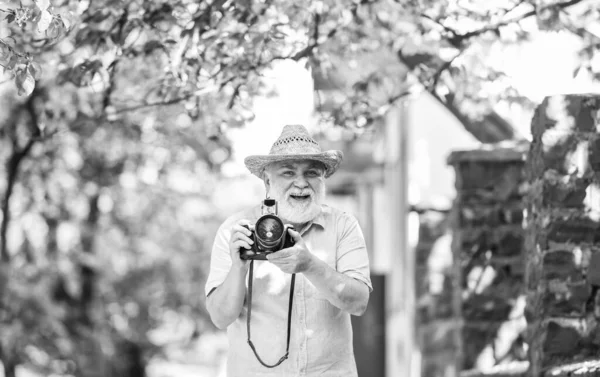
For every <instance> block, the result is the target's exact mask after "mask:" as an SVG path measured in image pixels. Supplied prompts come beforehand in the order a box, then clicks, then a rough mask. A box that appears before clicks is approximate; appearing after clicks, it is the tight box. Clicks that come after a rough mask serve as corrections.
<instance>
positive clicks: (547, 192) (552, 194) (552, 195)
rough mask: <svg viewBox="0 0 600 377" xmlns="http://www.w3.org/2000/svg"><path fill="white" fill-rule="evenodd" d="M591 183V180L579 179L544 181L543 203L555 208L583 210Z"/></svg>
mask: <svg viewBox="0 0 600 377" xmlns="http://www.w3.org/2000/svg"><path fill="white" fill-rule="evenodd" d="M590 183H591V181H590V179H588V178H578V177H573V178H567V179H557V180H544V188H543V192H542V196H543V201H542V203H543V205H545V206H550V207H553V208H560V207H564V208H581V207H583V206H584V202H585V197H586V195H587V192H586V190H587V188H588V186H589V185H590Z"/></svg>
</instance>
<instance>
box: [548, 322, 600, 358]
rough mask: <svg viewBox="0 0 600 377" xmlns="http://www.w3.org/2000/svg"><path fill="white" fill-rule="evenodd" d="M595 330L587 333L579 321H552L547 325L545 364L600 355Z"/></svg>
mask: <svg viewBox="0 0 600 377" xmlns="http://www.w3.org/2000/svg"><path fill="white" fill-rule="evenodd" d="M595 332H596V329H592V331H590V332H589V333H586V332H585V331H584V330H583V326H582V325H581V324H579V323H572V322H566V321H563V322H561V323H559V322H557V321H550V322H549V323H548V324H547V325H546V326H545V339H544V343H543V360H542V362H543V364H544V365H546V366H555V365H558V364H560V363H564V362H573V361H578V360H582V359H585V358H589V357H590V356H596V355H598V354H599V352H600V347H599V346H598V345H596V344H594V343H593V339H594V338H595V337H594V335H592V334H594V333H595Z"/></svg>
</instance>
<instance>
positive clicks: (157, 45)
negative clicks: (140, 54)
mask: <svg viewBox="0 0 600 377" xmlns="http://www.w3.org/2000/svg"><path fill="white" fill-rule="evenodd" d="M157 49H162V50H164V49H165V46H164V45H163V44H162V43H161V42H160V41H157V40H151V41H148V42H146V43H145V44H144V53H145V54H150V53H152V52H153V51H154V50H157Z"/></svg>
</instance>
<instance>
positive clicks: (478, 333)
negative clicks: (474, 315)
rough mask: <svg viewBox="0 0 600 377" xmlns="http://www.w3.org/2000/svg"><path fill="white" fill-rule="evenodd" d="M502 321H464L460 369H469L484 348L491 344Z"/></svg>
mask: <svg viewBox="0 0 600 377" xmlns="http://www.w3.org/2000/svg"><path fill="white" fill-rule="evenodd" d="M503 322H504V321H500V322H494V321H480V322H474V321H472V322H470V321H465V323H464V326H463V329H462V339H463V350H464V359H463V365H462V369H463V370H464V369H471V368H473V367H474V366H475V362H476V361H477V358H478V357H479V355H480V354H481V352H482V351H483V350H484V349H485V347H486V346H488V345H489V344H492V343H493V342H494V340H495V339H496V337H497V335H498V329H499V328H500V326H501V325H502V323H503Z"/></svg>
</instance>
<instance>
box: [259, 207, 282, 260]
mask: <svg viewBox="0 0 600 377" xmlns="http://www.w3.org/2000/svg"><path fill="white" fill-rule="evenodd" d="M254 229H255V231H256V241H257V243H258V246H260V247H261V249H263V250H265V251H273V250H274V249H276V248H278V246H279V244H280V241H281V237H283V235H284V226H283V222H282V221H281V220H280V219H279V218H278V217H276V216H272V215H265V216H263V217H261V218H260V219H259V220H258V221H257V222H256V225H255V227H254Z"/></svg>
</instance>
